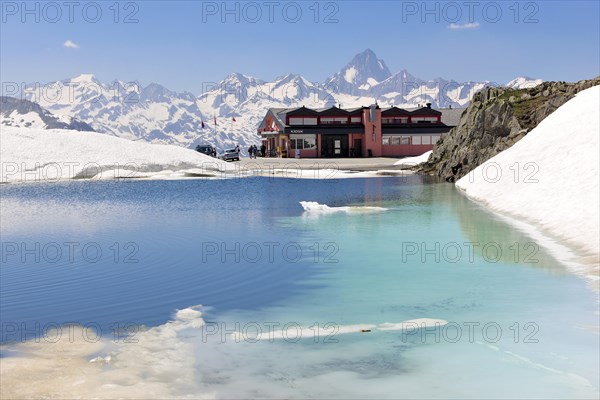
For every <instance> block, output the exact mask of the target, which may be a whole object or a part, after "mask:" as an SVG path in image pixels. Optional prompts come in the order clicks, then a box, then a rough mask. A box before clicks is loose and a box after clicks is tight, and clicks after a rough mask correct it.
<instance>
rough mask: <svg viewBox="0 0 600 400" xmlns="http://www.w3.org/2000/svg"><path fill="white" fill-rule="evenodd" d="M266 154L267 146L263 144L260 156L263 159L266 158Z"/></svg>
mask: <svg viewBox="0 0 600 400" xmlns="http://www.w3.org/2000/svg"><path fill="white" fill-rule="evenodd" d="M266 152H267V146H265V144H264V143H263V144H262V145H261V146H260V156H261V157H262V158H265V153H266Z"/></svg>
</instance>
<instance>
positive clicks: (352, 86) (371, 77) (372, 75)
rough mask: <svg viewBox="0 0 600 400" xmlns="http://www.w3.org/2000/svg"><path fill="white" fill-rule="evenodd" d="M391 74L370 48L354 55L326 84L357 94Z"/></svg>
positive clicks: (341, 91) (338, 89)
mask: <svg viewBox="0 0 600 400" xmlns="http://www.w3.org/2000/svg"><path fill="white" fill-rule="evenodd" d="M390 76H392V74H391V72H390V70H389V69H388V67H387V65H385V62H384V61H383V60H381V59H379V58H377V55H376V54H375V52H374V51H373V50H371V49H366V50H364V51H363V52H362V53H358V54H357V55H355V56H354V57H353V58H352V60H351V61H350V62H349V63H348V64H346V66H345V67H344V68H342V69H341V70H340V72H338V73H336V74H335V75H334V76H332V77H331V78H329V79H328V81H327V85H328V86H330V87H334V88H336V90H337V91H338V92H340V93H348V94H357V93H358V92H359V91H361V90H367V89H368V88H370V87H372V86H375V85H376V84H378V83H379V82H382V81H384V80H386V79H387V78H389V77H390Z"/></svg>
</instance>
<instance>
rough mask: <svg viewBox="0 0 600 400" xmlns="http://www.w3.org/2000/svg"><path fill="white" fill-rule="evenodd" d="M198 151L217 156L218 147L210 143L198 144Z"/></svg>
mask: <svg viewBox="0 0 600 400" xmlns="http://www.w3.org/2000/svg"><path fill="white" fill-rule="evenodd" d="M196 151H197V152H198V153H202V154H206V155H207V156H211V157H216V156H217V149H215V148H214V147H213V146H211V145H210V144H204V145H198V146H196Z"/></svg>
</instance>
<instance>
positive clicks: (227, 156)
mask: <svg viewBox="0 0 600 400" xmlns="http://www.w3.org/2000/svg"><path fill="white" fill-rule="evenodd" d="M219 158H220V159H222V160H223V161H240V153H238V152H237V151H235V149H231V150H225V152H224V153H223V154H221V156H220V157H219Z"/></svg>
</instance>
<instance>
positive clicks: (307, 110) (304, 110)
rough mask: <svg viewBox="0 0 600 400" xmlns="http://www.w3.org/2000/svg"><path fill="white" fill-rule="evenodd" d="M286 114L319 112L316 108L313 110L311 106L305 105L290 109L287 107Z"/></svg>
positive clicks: (314, 113)
mask: <svg viewBox="0 0 600 400" xmlns="http://www.w3.org/2000/svg"><path fill="white" fill-rule="evenodd" d="M287 114H288V115H319V112H318V111H316V110H313V109H312V108H307V107H305V106H302V107H299V108H296V109H294V108H292V109H288V111H287Z"/></svg>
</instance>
